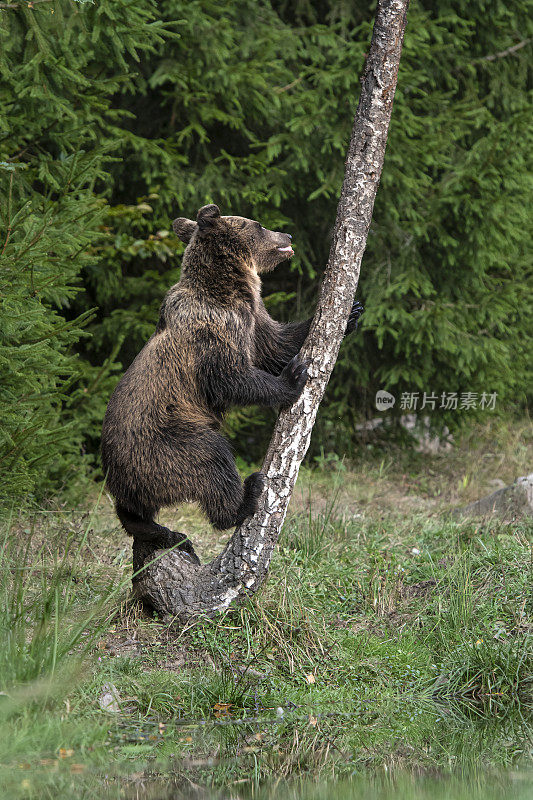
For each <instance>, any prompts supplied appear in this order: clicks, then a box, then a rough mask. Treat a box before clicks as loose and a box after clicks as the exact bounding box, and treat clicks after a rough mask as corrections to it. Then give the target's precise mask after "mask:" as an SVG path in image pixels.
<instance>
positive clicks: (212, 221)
mask: <svg viewBox="0 0 533 800" xmlns="http://www.w3.org/2000/svg"><path fill="white" fill-rule="evenodd" d="M219 219H220V209H219V207H218V206H216V205H215V204H214V203H211V204H210V205H208V206H202V208H201V209H200V210H199V211H198V216H197V217H196V221H197V223H198V228H199V230H200V232H201V233H203V232H204V231H208V230H210V229H211V228H213V227H214V226H215V225H216V224H217V221H218V220H219Z"/></svg>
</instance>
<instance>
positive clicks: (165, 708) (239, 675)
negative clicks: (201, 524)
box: [0, 462, 533, 800]
mask: <svg viewBox="0 0 533 800" xmlns="http://www.w3.org/2000/svg"><path fill="white" fill-rule="evenodd" d="M434 467H435V462H434ZM375 470H376V471H375V473H374V474H373V480H374V483H375V489H376V492H378V493H379V492H380V491H381V490H382V489H383V486H388V485H389V482H390V481H391V473H390V470H389V469H384V467H383V464H381V466H379V465H378V466H376V467H375ZM339 473H340V475H341V479H342V480H341V484H342V487H343V489H342V491H344V487H345V486H346V485H354V484H355V482H356V481H355V476H354V473H353V472H351V471H350V469H349V468H348V467H346V466H345V465H344V464H342V465H341V466H340V467H339V468H338V469H337V470H336V473H335V474H336V476H337V477H336V478H335V477H332V476H331V475H330V474H329V473H328V474H325V473H323V472H320V471H319V472H317V473H314V474H313V475H312V476H310V474H309V472H307V473H305V474H304V483H305V484H306V485H307V487H306V488H305V489H304V493H305V495H306V497H307V503H306V504H304V508H303V509H302V508H301V506H302V504H301V503H300V505H298V504H296V506H295V507H294V508H293V511H292V514H291V515H290V516H289V519H288V520H287V523H286V525H285V528H284V532H283V535H282V537H281V539H280V543H279V547H278V549H277V552H276V554H275V557H274V559H273V563H272V569H271V575H270V578H269V580H268V582H267V583H266V585H265V586H264V587H263V589H262V590H261V591H260V593H259V594H258V595H257V596H256V597H254V598H253V600H252V601H250V603H249V605H248V606H247V607H245V608H241V609H239V610H237V611H233V612H231V613H229V614H227V615H226V616H225V617H224V618H222V619H219V620H217V621H216V622H199V623H196V624H194V625H192V626H190V627H189V628H187V629H184V630H183V629H177V628H174V627H172V626H171V625H168V624H163V623H162V622H160V621H157V620H154V619H150V618H148V617H145V616H143V615H142V614H141V613H140V611H139V609H137V608H136V607H135V606H134V605H131V604H130V603H129V600H128V582H129V576H130V574H131V561H130V559H131V553H130V549H129V542H128V540H127V539H125V538H122V536H121V534H119V531H118V528H117V525H116V523H115V521H114V520H113V519H112V517H110V515H109V512H108V511H107V507H106V501H105V499H104V500H103V501H102V503H101V504H100V506H99V507H95V508H94V509H93V512H92V514H91V515H87V514H84V515H81V516H78V517H76V516H74V515H71V514H65V513H64V509H62V510H57V511H54V510H50V511H49V512H48V513H46V514H44V513H35V514H29V512H25V513H21V514H17V515H15V514H13V513H12V514H11V516H10V517H9V518H8V519H6V521H5V523H4V526H3V529H2V534H1V537H0V541H1V543H2V544H1V549H0V596H1V601H0V633H1V641H2V647H1V648H0V683H1V685H0V690H1V691H2V694H1V695H0V723H1V726H0V731H1V733H0V782H1V783H2V785H3V786H5V787H6V791H7V793H8V794H7V796H10V797H17V796H21V797H26V796H27V797H48V796H50V797H56V796H59V795H61V794H62V795H63V796H68V795H69V793H72V792H73V791H75V792H76V795H78V796H80V797H94V798H101V797H124V796H130V795H129V794H128V792H130V793H131V796H135V794H134V793H135V791H136V789H135V787H136V785H137V784H136V781H137V782H138V781H142V783H143V786H144V787H145V791H146V794H145V795H143V796H146V797H151V796H153V797H167V796H168V797H171V796H172V797H175V796H176V797H180V796H183V797H185V796H188V794H187V792H188V791H189V789H190V784H191V782H192V783H194V784H197V785H200V786H204V787H213V788H216V787H223V786H225V787H234V791H235V793H237V792H238V794H239V796H242V797H245V796H251V795H250V792H252V793H253V796H254V797H272V798H274V797H281V796H283V797H309V798H312V797H317V798H319V797H323V796H324V797H325V796H330V794H331V793H332V791H333V790H332V788H331V785H329V784H328V786H329V788H328V786H326V788H321V787H322V785H323V782H326V783H327V782H328V781H332V780H334V781H336V783H335V793H336V795H337V796H338V797H339V798H342V797H344V796H346V797H352V796H353V797H356V796H357V797H363V798H367V797H368V798H373V797H378V796H379V797H383V798H386V797H389V796H390V797H391V798H392V797H394V798H395V800H399V798H402V797H404V796H405V797H408V796H409V797H420V798H425V797H426V796H427V797H429V796H431V797H432V798H433V797H439V796H443V797H444V796H447V797H451V796H454V797H455V796H456V797H460V798H463V797H464V798H477V797H492V796H494V797H496V796H503V794H502V792H503V788H502V787H504V786H506V787H507V788H506V789H505V791H508V790H509V791H510V789H509V787H510V786H512V791H513V792H514V794H513V796H516V797H524V798H525V797H526V796H527V791H528V790H527V788H525V787H526V785H527V777H524V776H525V775H526V773H525V772H524V770H525V769H526V768H527V767H528V765H529V764H530V758H531V750H530V748H531V744H530V742H531V739H530V737H531V728H530V720H531V716H530V714H531V704H532V698H533V684H532V677H533V674H532V659H531V629H532V627H531V619H532V617H531V611H532V608H531V592H530V587H531V585H532V581H531V578H532V561H531V532H532V530H531V524H530V523H528V522H527V521H525V520H522V521H520V520H517V521H510V522H501V521H500V522H498V521H492V522H475V521H460V522H459V521H452V520H450V519H449V518H447V517H446V515H445V514H442V513H440V512H439V511H438V509H437V510H436V509H433V510H432V511H431V512H430V513H428V511H427V510H424V511H420V510H419V511H416V510H415V511H413V508H412V507H411V506H409V509H408V510H407V511H405V512H403V513H402V512H399V511H398V510H397V509H396V510H394V511H388V512H386V513H385V512H383V511H379V510H376V509H375V508H374V506H370V507H369V506H365V507H364V510H362V511H360V512H359V511H355V512H354V510H353V507H352V505H351V504H347V503H346V498H345V496H344V497H343V496H342V491H340V489H339V486H340V483H339V480H338V477H339ZM380 482H381V484H380ZM309 485H310V487H311V488H310V489H309ZM324 486H325V487H327V491H326V492H325V495H326V499H325V501H324V499H323V496H324V492H323V491H322V488H323V487H324ZM366 491H367V487H364V488H363V490H362V494H360V495H358V494H357V492H356V490H354V496H353V500H354V502H355V503H356V504H359V503H361V499H362V497H365V498H366V497H367V495H366ZM360 507H362V505H361V506H360ZM195 524H196V523H195ZM193 527H194V526H193ZM207 546H208V547H211V548H213V549H216V547H217V545H216V543H215V542H214V540H213V541H207ZM105 684H107V685H108V686H109V685H111V686H112V687H114V689H115V690H116V692H117V693H118V697H119V703H120V711H119V712H118V713H111V712H109V711H105V710H103V709H102V708H101V707H100V699H101V696H102V693H103V687H104V685H105ZM509 770H513V771H512V772H511V773H509ZM391 775H394V776H396V777H395V779H394V785H393V784H392V783H387V781H385V782H384V776H391ZM416 775H419V776H420V775H422V776H426V777H425V778H424V780H423V781H418V782H416V783H415V784H413V782H412V781H413V779H414V778H413V776H416ZM460 775H463V776H468V777H467V778H466V777H465V780H464V782H463V783H462V784H461V785H460V790H459V789H457V791H456V790H455V789H454V788H453V787H454V785H455V784H454V781H456V780H457V779H458V777H459V776H460ZM106 776H107V777H106ZM380 776H381V777H380ZM436 776H438V777H439V779H440V783H439V782H438V783H437V784H435V785H433V782H434V781H435V777H436ZM445 778H446V780H445ZM346 781H349V782H348V783H346ZM354 781H355V783H354ZM357 781H359V783H357ZM509 781H510V782H511V783H509ZM499 782H500V783H499ZM275 786H278V788H277V789H275V788H274V787H275ZM187 787H189V788H187ZM280 787H283V791H282V789H281V788H280ZM357 787H358V788H357ZM446 787H448V788H446ZM356 789H357V791H356ZM500 790H501V791H500ZM498 791H500V794H498ZM150 792H153V794H150ZM179 792H183V794H179ZM283 792H285V793H284V794H283ZM328 792H329V794H328ZM446 792H448V794H446ZM491 793H492V794H491ZM235 796H236V795H235Z"/></svg>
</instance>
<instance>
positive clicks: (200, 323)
mask: <svg viewBox="0 0 533 800" xmlns="http://www.w3.org/2000/svg"><path fill="white" fill-rule="evenodd" d="M173 228H174V231H175V232H176V234H177V235H178V236H179V238H180V239H181V240H182V241H183V242H185V243H187V247H186V249H185V253H184V255H183V262H182V269H181V277H180V280H179V282H178V283H177V284H176V285H175V286H172V288H171V289H170V290H169V291H168V293H167V295H166V297H165V299H164V300H163V303H162V305H161V309H160V314H159V321H158V324H157V327H156V330H155V333H154V334H153V336H152V337H151V338H150V339H149V341H148V342H147V344H146V345H145V346H144V348H143V349H142V350H141V352H140V353H139V355H138V356H137V358H136V359H135V360H134V361H133V363H132V364H131V366H130V367H129V369H128V370H127V371H126V372H125V374H124V376H123V377H122V379H121V381H120V382H119V384H118V385H117V387H116V389H115V391H114V392H113V395H112V397H111V399H110V401H109V405H108V407H107V411H106V415H105V419H104V424H103V431H102V463H103V467H104V470H105V472H106V476H107V486H108V488H109V491H110V492H111V494H112V495H113V496H114V498H115V500H116V510H117V515H118V517H119V519H120V521H121V523H122V525H123V526H124V528H125V529H126V531H127V532H128V533H130V534H131V535H132V536H133V537H135V538H139V539H140V540H142V542H143V544H145V545H149V546H151V547H153V548H154V549H155V548H158V547H163V548H165V547H171V546H174V545H178V547H179V548H180V549H182V550H183V551H185V552H186V553H188V554H189V555H190V557H191V558H193V559H194V560H195V561H198V559H197V556H196V554H195V552H194V549H193V547H192V545H191V543H190V541H189V540H188V539H187V538H186V537H184V536H183V534H180V533H176V532H174V531H170V530H169V529H168V528H164V527H163V526H162V525H158V524H157V523H156V522H155V521H154V517H155V515H156V514H157V512H158V511H159V509H161V508H162V507H165V506H171V505H175V504H177V503H183V502H197V503H198V504H199V505H200V507H201V508H202V510H203V511H204V512H205V514H206V515H207V517H208V519H209V521H210V522H211V523H212V525H214V527H215V528H217V529H219V530H225V529H227V528H231V527H233V526H235V525H239V524H240V523H241V522H243V520H244V519H246V517H248V516H250V515H252V514H253V513H254V512H255V510H256V508H257V501H258V497H259V495H260V494H261V491H262V489H263V483H264V477H263V475H262V474H261V473H259V472H256V473H254V474H252V475H250V476H249V477H248V478H247V479H246V480H245V481H244V485H243V484H242V482H241V479H240V477H239V474H238V472H237V469H236V467H235V460H234V457H233V454H232V452H231V449H230V446H229V444H228V442H227V441H226V439H224V437H223V436H222V435H221V433H220V426H221V422H222V419H223V416H224V413H225V412H226V411H227V409H228V408H229V407H230V406H232V405H241V406H244V405H252V404H258V405H265V406H281V407H285V406H290V405H292V404H293V403H294V402H295V401H296V400H297V399H298V397H299V396H300V394H301V392H302V390H303V387H304V385H305V382H306V379H307V370H306V365H305V364H304V363H303V362H302V360H301V359H300V357H299V356H298V353H299V350H300V348H301V346H302V344H303V342H304V340H305V338H306V336H307V333H308V331H309V326H310V323H311V320H307V321H305V322H296V323H288V324H281V323H279V322H276V321H275V320H273V319H272V318H271V317H270V316H269V314H268V313H267V311H266V309H265V306H264V304H263V302H262V300H261V284H260V279H259V274H260V273H262V272H267V271H269V270H272V269H274V267H276V266H277V265H278V264H279V263H280V262H282V261H284V260H286V259H288V258H290V257H291V256H292V255H293V249H292V246H291V236H289V235H288V234H286V233H276V232H274V231H270V230H266V229H265V228H263V227H262V226H261V225H260V223H259V222H255V221H253V220H250V219H245V218H243V217H237V216H235V217H234V216H228V217H223V216H221V214H220V211H219V209H218V207H217V206H216V205H207V206H204V207H203V208H201V209H200V210H199V211H198V216H197V219H196V222H193V221H192V220H190V219H184V218H179V219H176V220H174V223H173ZM361 312H362V308H361V306H360V305H359V304H358V303H355V304H354V306H353V308H352V313H351V315H350V319H349V322H348V328H347V332H349V331H350V330H352V329H353V328H354V327H356V322H357V318H358V317H359V315H360V313H361Z"/></svg>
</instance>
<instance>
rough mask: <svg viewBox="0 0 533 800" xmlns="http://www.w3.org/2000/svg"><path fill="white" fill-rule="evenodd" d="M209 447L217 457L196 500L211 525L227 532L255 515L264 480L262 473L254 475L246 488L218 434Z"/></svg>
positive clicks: (246, 481) (228, 450)
mask: <svg viewBox="0 0 533 800" xmlns="http://www.w3.org/2000/svg"><path fill="white" fill-rule="evenodd" d="M210 444H211V445H212V446H213V447H214V457H213V458H212V460H211V461H210V463H209V466H208V468H207V469H206V472H205V475H204V476H203V479H202V486H201V488H200V489H199V491H198V494H197V500H198V502H199V503H200V507H201V508H202V510H203V511H204V513H205V514H206V516H207V518H208V519H209V522H210V523H211V525H213V527H214V528H216V529H217V530H219V531H225V530H227V529H228V528H234V527H236V526H237V525H240V524H241V523H242V522H244V520H245V519H246V518H247V517H251V516H252V515H253V514H255V512H256V511H257V502H258V500H259V496H260V494H261V492H262V491H263V487H264V483H265V478H264V475H263V474H262V473H261V472H254V473H253V474H252V475H249V476H248V477H247V478H246V480H245V481H244V486H243V484H242V482H241V479H240V476H239V473H238V472H237V468H236V466H235V460H234V458H233V455H232V453H231V450H230V447H229V445H228V443H227V442H226V440H225V439H224V438H223V437H222V436H220V435H218V434H217V435H216V439H215V440H214V441H213V440H212V442H211V443H210Z"/></svg>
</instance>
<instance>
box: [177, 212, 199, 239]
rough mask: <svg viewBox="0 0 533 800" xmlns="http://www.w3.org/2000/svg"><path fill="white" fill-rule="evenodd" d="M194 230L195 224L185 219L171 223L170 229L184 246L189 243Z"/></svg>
mask: <svg viewBox="0 0 533 800" xmlns="http://www.w3.org/2000/svg"><path fill="white" fill-rule="evenodd" d="M195 228H196V222H193V221H192V219H187V217H178V218H177V219H175V220H174V222H173V223H172V229H173V231H174V233H175V234H176V236H177V237H178V239H181V241H182V242H185V244H189V242H190V241H191V236H192V235H193V232H194V229H195Z"/></svg>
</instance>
